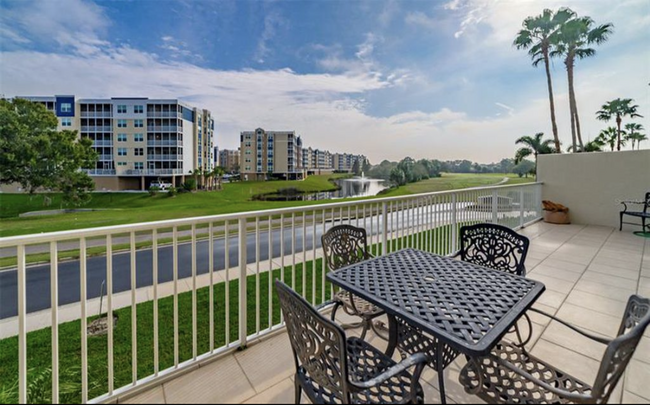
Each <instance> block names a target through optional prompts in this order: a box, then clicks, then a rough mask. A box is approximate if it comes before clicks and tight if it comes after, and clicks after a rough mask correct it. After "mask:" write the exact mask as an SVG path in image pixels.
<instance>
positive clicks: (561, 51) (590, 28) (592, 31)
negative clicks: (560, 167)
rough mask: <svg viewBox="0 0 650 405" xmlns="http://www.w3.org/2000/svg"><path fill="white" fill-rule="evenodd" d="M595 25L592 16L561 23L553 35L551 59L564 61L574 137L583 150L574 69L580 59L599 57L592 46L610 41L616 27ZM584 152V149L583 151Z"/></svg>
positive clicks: (608, 24) (574, 143) (574, 142)
mask: <svg viewBox="0 0 650 405" xmlns="http://www.w3.org/2000/svg"><path fill="white" fill-rule="evenodd" d="M594 24H595V22H594V20H592V19H591V17H580V18H572V19H570V20H569V21H567V22H565V23H564V24H562V26H561V27H560V29H559V30H558V31H557V32H556V33H555V34H554V35H553V38H551V41H552V42H553V50H552V51H551V56H552V57H562V58H564V65H565V67H566V71H567V78H568V83H569V111H570V114H571V137H572V141H573V145H574V150H575V149H576V147H575V145H576V141H577V142H578V143H579V144H580V147H581V148H582V147H583V143H582V133H581V131H580V117H579V116H578V104H577V101H576V93H575V83H574V69H575V61H576V58H577V59H584V58H588V57H590V56H594V55H595V54H596V50H595V49H593V48H590V46H591V45H594V44H596V45H600V44H602V43H603V42H605V41H607V39H608V38H609V36H610V35H611V33H612V31H613V28H614V26H613V25H612V24H611V23H607V24H603V25H599V26H597V27H595V26H594ZM582 149H584V148H582Z"/></svg>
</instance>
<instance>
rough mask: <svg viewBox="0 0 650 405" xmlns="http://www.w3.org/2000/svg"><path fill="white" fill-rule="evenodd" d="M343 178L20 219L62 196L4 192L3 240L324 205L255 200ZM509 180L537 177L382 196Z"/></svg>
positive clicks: (106, 198) (446, 177) (128, 200)
mask: <svg viewBox="0 0 650 405" xmlns="http://www.w3.org/2000/svg"><path fill="white" fill-rule="evenodd" d="M343 176H345V175H323V176H311V177H309V178H308V179H307V180H305V181H272V182H242V183H233V184H225V185H224V190H222V191H213V192H198V193H188V194H179V195H178V196H176V197H174V198H169V197H167V195H166V194H163V193H161V194H159V195H157V196H155V197H150V196H149V195H148V194H146V193H94V194H93V199H92V201H91V202H90V203H89V204H88V205H87V206H85V207H84V208H98V209H104V210H102V211H93V212H79V213H71V214H63V215H52V216H45V217H31V218H17V216H18V214H20V213H22V212H28V211H38V210H43V209H50V208H51V209H56V208H59V205H60V196H59V195H56V194H55V195H51V196H50V197H51V198H52V204H51V206H50V207H43V196H40V195H37V196H29V195H24V194H0V237H6V236H15V235H26V234H32V233H41V232H55V231H62V230H70V229H81V228H92V227H100V226H110V225H119V224H132V223H140V222H148V221H160V220H165V219H174V218H184V217H195V216H205V215H217V214H228V213H233V212H244V211H256V210H264V209H274V208H281V207H295V206H304V205H311V204H322V203H327V202H330V201H328V200H326V201H309V202H307V201H294V202H272V201H253V200H252V197H253V196H254V195H257V194H267V193H274V192H277V191H278V190H280V189H284V188H297V189H299V190H300V191H303V192H316V191H329V190H333V189H335V188H336V186H335V185H334V184H333V183H332V182H331V181H330V180H331V179H336V178H340V177H343ZM504 177H508V179H509V180H508V182H507V183H506V184H520V183H527V182H532V181H534V179H533V178H518V177H516V176H515V175H508V176H505V175H502V174H447V173H444V174H443V176H442V177H440V178H435V179H430V180H425V181H421V182H418V183H413V184H408V185H406V186H403V187H400V188H398V189H395V190H391V191H390V192H388V193H387V194H383V195H381V196H379V197H390V196H400V195H408V194H417V193H426V192H434V191H444V190H453V189H462V188H468V187H478V186H489V185H495V184H497V183H499V182H500V181H502V180H503V178H504Z"/></svg>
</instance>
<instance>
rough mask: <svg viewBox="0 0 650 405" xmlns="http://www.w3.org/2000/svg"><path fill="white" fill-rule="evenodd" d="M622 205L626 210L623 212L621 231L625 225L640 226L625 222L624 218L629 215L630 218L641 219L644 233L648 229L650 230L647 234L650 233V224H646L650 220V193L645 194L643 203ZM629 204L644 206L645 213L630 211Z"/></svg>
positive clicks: (623, 202)
mask: <svg viewBox="0 0 650 405" xmlns="http://www.w3.org/2000/svg"><path fill="white" fill-rule="evenodd" d="M621 204H623V206H624V207H625V208H624V209H623V211H621V225H620V227H619V231H621V230H623V224H629V225H638V223H636V222H623V217H624V216H625V215H628V216H630V217H635V218H641V225H642V228H641V229H642V232H645V231H646V228H648V231H647V232H650V224H646V221H647V220H648V219H650V212H648V211H649V209H648V208H650V192H647V193H645V200H643V201H621ZM628 204H636V205H643V211H628V209H629V207H628Z"/></svg>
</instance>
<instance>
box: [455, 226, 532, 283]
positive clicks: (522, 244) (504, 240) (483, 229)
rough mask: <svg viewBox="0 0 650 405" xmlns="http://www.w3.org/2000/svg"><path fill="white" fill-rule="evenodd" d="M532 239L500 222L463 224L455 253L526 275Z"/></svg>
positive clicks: (466, 260) (483, 263)
mask: <svg viewBox="0 0 650 405" xmlns="http://www.w3.org/2000/svg"><path fill="white" fill-rule="evenodd" d="M529 247H530V240H528V238H527V237H525V236H523V235H520V234H518V233H517V232H515V231H513V230H512V229H510V228H507V227H505V226H501V225H497V224H476V225H468V226H463V227H462V228H460V249H459V250H458V252H456V253H455V254H453V255H452V256H451V257H460V259H461V260H462V261H464V262H470V263H474V264H477V265H479V266H484V267H489V268H491V269H495V270H501V271H506V272H508V273H511V274H515V275H517V276H521V277H526V265H525V262H526V256H527V255H528V248H529Z"/></svg>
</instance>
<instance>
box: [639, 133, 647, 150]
mask: <svg viewBox="0 0 650 405" xmlns="http://www.w3.org/2000/svg"><path fill="white" fill-rule="evenodd" d="M647 140H648V137H647V136H646V135H645V134H639V137H638V138H636V142H637V143H636V149H637V150H639V149H641V142H642V141H647Z"/></svg>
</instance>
